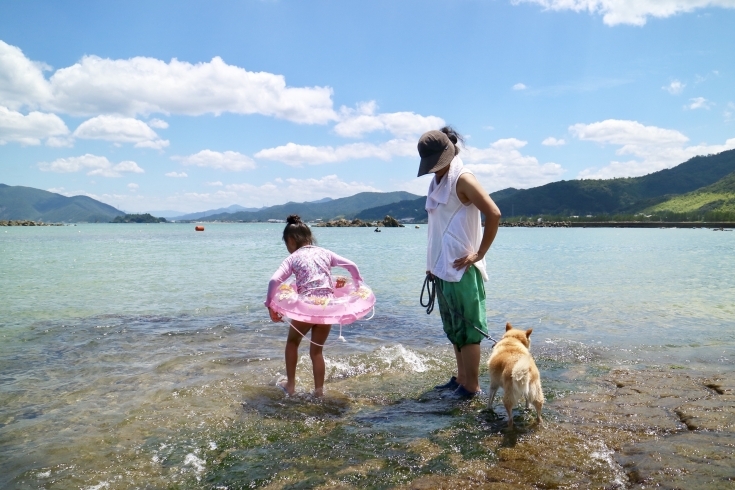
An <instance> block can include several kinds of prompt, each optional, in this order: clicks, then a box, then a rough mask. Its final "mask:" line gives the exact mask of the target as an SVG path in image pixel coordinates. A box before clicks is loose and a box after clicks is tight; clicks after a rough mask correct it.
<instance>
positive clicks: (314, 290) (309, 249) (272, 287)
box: [265, 245, 362, 308]
mask: <svg viewBox="0 0 735 490" xmlns="http://www.w3.org/2000/svg"><path fill="white" fill-rule="evenodd" d="M332 267H343V268H345V269H347V271H348V272H349V273H350V275H351V276H352V279H353V280H354V281H355V282H362V276H360V271H359V270H358V269H357V265H355V263H354V262H352V261H351V260H348V259H346V258H344V257H340V256H339V255H337V254H336V253H334V252H331V251H329V250H327V249H326V248H321V247H316V246H314V245H304V246H303V247H301V248H299V249H298V250H296V251H295V252H294V253H292V254H291V255H289V256H288V257H286V260H284V261H283V262H282V263H281V266H280V267H279V268H278V270H276V272H275V273H274V274H273V277H271V280H270V282H269V283H268V296H267V297H266V300H265V306H267V307H269V308H270V304H271V301H272V300H273V297H274V296H275V295H276V291H277V290H278V286H280V285H281V284H282V283H283V282H284V281H285V280H286V279H288V278H289V277H290V276H291V274H295V275H296V291H297V292H298V293H299V294H309V295H312V296H328V295H331V294H333V293H334V281H333V280H332V271H331V269H332Z"/></svg>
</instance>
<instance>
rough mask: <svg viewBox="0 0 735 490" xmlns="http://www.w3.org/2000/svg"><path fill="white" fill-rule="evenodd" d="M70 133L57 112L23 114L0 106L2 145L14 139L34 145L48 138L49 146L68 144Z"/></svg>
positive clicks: (0, 141)
mask: <svg viewBox="0 0 735 490" xmlns="http://www.w3.org/2000/svg"><path fill="white" fill-rule="evenodd" d="M1 76H2V75H0V77H1ZM68 134H69V129H68V128H67V127H66V124H64V121H62V120H61V118H59V116H57V115H56V114H46V113H43V112H37V111H33V112H30V113H29V114H27V115H23V114H21V113H20V112H16V111H14V110H11V109H8V108H7V107H3V106H0V145H4V144H6V143H8V142H11V141H14V142H17V143H20V144H22V145H31V146H34V145H40V144H41V140H42V139H46V144H47V145H49V146H68V145H69V141H68V138H67V136H68Z"/></svg>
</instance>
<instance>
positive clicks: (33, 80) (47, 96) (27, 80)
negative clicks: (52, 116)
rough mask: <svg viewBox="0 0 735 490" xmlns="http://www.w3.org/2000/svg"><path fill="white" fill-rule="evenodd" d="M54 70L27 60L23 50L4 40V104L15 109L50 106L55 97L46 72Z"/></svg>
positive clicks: (0, 58)
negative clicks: (44, 73)
mask: <svg viewBox="0 0 735 490" xmlns="http://www.w3.org/2000/svg"><path fill="white" fill-rule="evenodd" d="M50 69H51V67H49V66H48V65H45V64H43V63H37V62H34V61H31V60H29V59H28V58H26V57H25V55H24V54H23V52H22V51H21V50H20V49H19V48H17V47H15V46H11V45H10V44H7V43H5V42H3V41H0V104H1V105H4V106H6V107H8V108H10V109H13V110H18V109H20V108H21V107H24V106H25V107H29V108H31V109H36V108H39V107H42V106H43V105H45V104H47V103H48V102H49V101H50V100H51V99H52V94H51V86H50V85H49V84H48V82H47V81H46V78H45V77H44V75H43V72H44V71H47V70H50Z"/></svg>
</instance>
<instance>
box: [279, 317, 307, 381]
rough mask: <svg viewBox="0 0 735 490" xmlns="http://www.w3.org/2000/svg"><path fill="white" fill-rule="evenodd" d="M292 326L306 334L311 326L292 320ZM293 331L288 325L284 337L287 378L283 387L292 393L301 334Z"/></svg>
mask: <svg viewBox="0 0 735 490" xmlns="http://www.w3.org/2000/svg"><path fill="white" fill-rule="evenodd" d="M291 323H292V324H293V326H294V327H296V328H297V329H298V330H299V332H301V333H302V334H304V335H306V333H307V332H308V331H309V329H310V328H311V324H309V323H303V322H297V321H292V322H291ZM299 332H296V331H294V329H293V328H292V327H288V338H287V339H286V353H285V355H286V377H287V378H288V379H287V381H286V384H284V385H283V387H284V388H285V389H286V393H288V394H289V395H293V394H294V391H296V364H297V363H298V362H299V344H301V337H302V336H301V335H299Z"/></svg>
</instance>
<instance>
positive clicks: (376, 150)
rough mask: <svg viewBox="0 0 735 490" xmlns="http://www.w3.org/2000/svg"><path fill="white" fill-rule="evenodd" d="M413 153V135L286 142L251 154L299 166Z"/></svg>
mask: <svg viewBox="0 0 735 490" xmlns="http://www.w3.org/2000/svg"><path fill="white" fill-rule="evenodd" d="M415 154H416V141H415V140H414V139H411V140H407V139H404V140H401V139H394V140H390V141H387V142H385V143H382V144H373V143H352V144H348V145H342V146H337V147H333V146H311V145H298V144H296V143H288V144H286V145H282V146H278V147H276V148H267V149H264V150H260V151H259V152H258V153H256V154H255V155H254V157H255V158H257V159H263V160H273V161H277V162H282V163H285V164H286V165H291V166H293V167H298V166H301V165H303V164H308V165H320V164H324V163H337V162H345V161H348V160H357V159H361V158H377V159H378V160H384V161H388V160H390V159H391V158H392V157H394V156H415Z"/></svg>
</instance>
